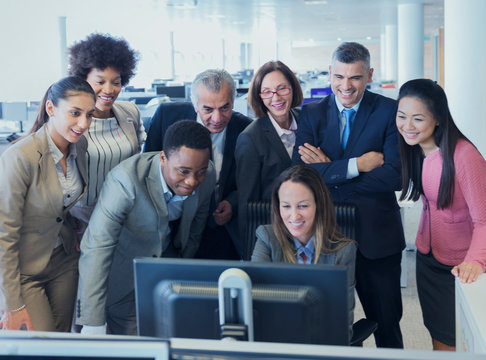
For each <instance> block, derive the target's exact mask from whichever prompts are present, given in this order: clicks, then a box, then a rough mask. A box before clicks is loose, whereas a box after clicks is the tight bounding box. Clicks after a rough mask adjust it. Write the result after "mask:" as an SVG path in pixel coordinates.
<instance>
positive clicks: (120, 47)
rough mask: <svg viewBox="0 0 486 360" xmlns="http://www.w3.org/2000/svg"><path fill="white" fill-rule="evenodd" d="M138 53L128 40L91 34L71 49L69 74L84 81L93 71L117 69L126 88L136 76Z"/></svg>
mask: <svg viewBox="0 0 486 360" xmlns="http://www.w3.org/2000/svg"><path fill="white" fill-rule="evenodd" d="M137 62H138V53H137V52H136V51H134V50H132V49H131V48H130V47H129V45H128V43H127V42H126V40H124V39H122V38H115V37H112V36H111V35H104V34H97V33H95V34H91V35H88V37H87V38H86V39H85V40H81V41H79V42H76V43H75V44H74V45H72V46H71V47H70V48H69V73H70V74H71V75H75V76H79V77H81V78H83V79H86V78H87V77H88V74H89V73H90V72H91V70H92V69H95V68H96V69H100V70H104V69H106V68H107V67H113V68H115V69H116V70H117V71H118V72H119V73H120V77H121V84H122V86H125V85H126V84H128V82H129V81H130V78H131V77H132V76H133V75H134V74H135V72H134V70H135V67H136V65H137Z"/></svg>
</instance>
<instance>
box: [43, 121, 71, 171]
mask: <svg viewBox="0 0 486 360" xmlns="http://www.w3.org/2000/svg"><path fill="white" fill-rule="evenodd" d="M46 133H47V144H48V146H49V151H50V152H51V154H52V158H53V159H54V163H55V164H57V163H59V162H60V161H61V159H62V158H63V157H64V155H63V153H62V152H61V150H59V148H58V147H57V146H56V144H54V141H53V140H52V138H51V135H50V134H49V129H46ZM68 148H69V155H68V158H73V159H76V156H77V155H78V153H77V151H76V146H75V144H73V143H69V146H68Z"/></svg>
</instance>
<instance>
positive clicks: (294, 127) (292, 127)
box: [267, 111, 297, 137]
mask: <svg viewBox="0 0 486 360" xmlns="http://www.w3.org/2000/svg"><path fill="white" fill-rule="evenodd" d="M267 115H268V118H269V119H270V122H271V123H272V125H273V127H274V128H275V130H276V131H277V134H278V137H282V135H290V134H292V133H294V132H295V131H297V121H295V118H294V115H293V114H292V112H290V116H291V117H292V122H291V123H290V128H289V129H282V128H281V127H280V125H279V124H278V123H277V121H275V119H274V118H273V116H272V115H271V114H270V111H268V112H267Z"/></svg>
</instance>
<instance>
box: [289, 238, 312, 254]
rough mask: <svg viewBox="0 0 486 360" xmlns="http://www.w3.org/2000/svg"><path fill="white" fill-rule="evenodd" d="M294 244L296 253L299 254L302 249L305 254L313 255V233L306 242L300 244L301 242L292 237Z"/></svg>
mask: <svg viewBox="0 0 486 360" xmlns="http://www.w3.org/2000/svg"><path fill="white" fill-rule="evenodd" d="M294 245H295V249H296V250H297V254H300V253H301V252H302V251H304V252H305V253H306V255H312V256H313V255H314V251H315V247H314V235H312V236H311V238H310V239H309V241H308V242H307V244H305V246H304V245H302V243H301V242H300V241H299V240H297V239H295V238H294Z"/></svg>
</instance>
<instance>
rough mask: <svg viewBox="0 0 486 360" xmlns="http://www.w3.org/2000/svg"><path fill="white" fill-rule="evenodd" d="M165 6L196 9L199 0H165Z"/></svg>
mask: <svg viewBox="0 0 486 360" xmlns="http://www.w3.org/2000/svg"><path fill="white" fill-rule="evenodd" d="M165 6H167V7H172V8H175V9H195V8H196V7H197V0H165Z"/></svg>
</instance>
